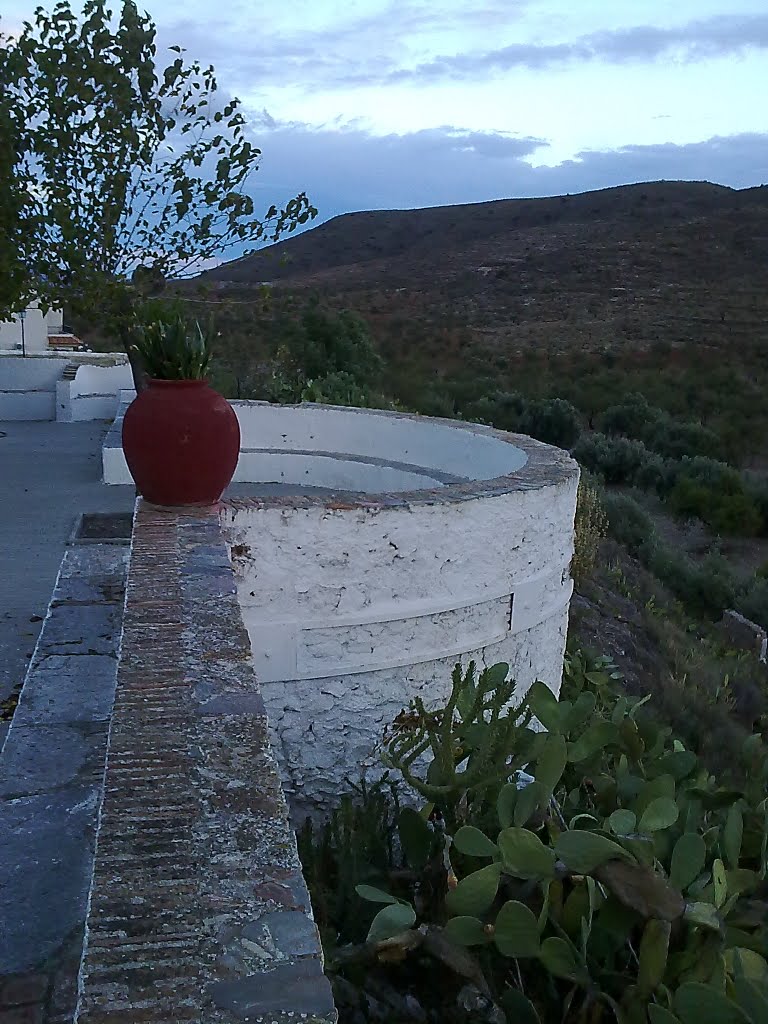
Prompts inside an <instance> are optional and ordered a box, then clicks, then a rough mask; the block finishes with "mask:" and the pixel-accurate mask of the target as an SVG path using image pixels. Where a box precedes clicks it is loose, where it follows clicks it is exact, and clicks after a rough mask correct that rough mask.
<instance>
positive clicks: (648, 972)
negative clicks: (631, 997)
mask: <svg viewBox="0 0 768 1024" xmlns="http://www.w3.org/2000/svg"><path fill="white" fill-rule="evenodd" d="M671 931H672V925H671V924H670V922H669V921H659V920H658V919H656V918H651V920H650V921H649V922H648V923H647V924H646V926H645V929H644V931H643V937H642V939H641V940H640V949H639V951H638V957H639V965H638V969H637V984H638V987H639V989H640V991H641V993H642V994H643V995H644V996H650V995H652V994H653V993H654V992H655V991H656V989H657V988H658V987H659V985H660V984H661V982H662V981H663V979H664V972H665V971H666V969H667V954H668V952H669V936H670V934H671Z"/></svg>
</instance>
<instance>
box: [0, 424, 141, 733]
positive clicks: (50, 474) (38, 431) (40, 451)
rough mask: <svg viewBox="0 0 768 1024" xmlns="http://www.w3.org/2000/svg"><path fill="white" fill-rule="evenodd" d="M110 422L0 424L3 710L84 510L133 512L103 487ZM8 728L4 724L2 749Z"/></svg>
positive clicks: (124, 494)
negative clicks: (103, 445) (104, 441)
mask: <svg viewBox="0 0 768 1024" xmlns="http://www.w3.org/2000/svg"><path fill="white" fill-rule="evenodd" d="M106 430H107V424H106V423H103V422H99V421H97V422H91V423H55V422H50V423H48V422H41V423H25V422H0V705H2V703H3V702H4V701H6V700H8V698H9V697H11V696H12V695H13V693H14V692H15V691H16V690H17V688H18V687H19V686H20V685H21V683H22V682H23V680H24V674H25V672H26V670H27V665H28V663H29V660H30V656H31V655H32V652H33V650H34V647H35V643H36V642H37V638H38V635H39V633H40V625H41V617H42V616H44V615H45V612H46V608H47V606H48V601H49V600H50V597H51V591H52V590H53V585H54V583H55V581H56V573H57V572H58V569H59V564H60V563H61V559H62V556H63V554H64V549H65V546H66V543H67V539H68V538H69V535H70V533H71V531H72V528H73V526H74V523H75V520H76V518H77V516H78V515H79V513H81V512H130V511H131V510H132V508H133V504H134V500H135V490H134V488H133V487H105V486H104V484H103V483H102V482H101V443H102V439H103V437H104V434H105V433H106ZM7 727H8V723H7V722H6V721H2V720H1V719H0V746H2V743H3V741H4V739H5V733H6V731H7Z"/></svg>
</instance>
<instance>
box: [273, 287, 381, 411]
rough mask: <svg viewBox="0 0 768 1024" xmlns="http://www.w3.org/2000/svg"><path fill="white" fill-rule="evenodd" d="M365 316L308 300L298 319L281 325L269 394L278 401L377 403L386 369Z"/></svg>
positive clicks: (280, 323) (278, 330)
mask: <svg viewBox="0 0 768 1024" xmlns="http://www.w3.org/2000/svg"><path fill="white" fill-rule="evenodd" d="M383 365H384V364H383V361H382V359H381V356H380V355H379V354H378V352H377V351H376V349H375V348H374V344H373V339H372V338H371V334H370V331H369V329H368V325H367V324H366V322H365V321H364V320H363V319H362V318H361V317H359V316H357V314H355V313H352V312H350V311H349V310H342V312H340V313H332V312H329V311H327V310H324V309H323V308H322V307H321V306H320V305H319V304H318V303H317V302H316V301H312V302H310V303H309V304H308V305H307V307H306V308H305V309H304V311H303V313H302V315H301V316H300V317H299V318H298V319H283V320H281V321H280V322H279V324H278V329H277V355H276V361H275V372H274V377H273V381H272V389H271V395H270V397H271V398H272V399H274V400H277V401H280V402H299V401H305V400H306V401H315V402H325V403H329V404H351V405H360V406H363V405H373V404H380V403H381V401H383V398H382V396H381V395H378V394H376V391H375V389H376V387H377V385H378V383H379V380H380V377H381V373H382V370H383Z"/></svg>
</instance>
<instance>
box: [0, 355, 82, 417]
mask: <svg viewBox="0 0 768 1024" xmlns="http://www.w3.org/2000/svg"><path fill="white" fill-rule="evenodd" d="M66 365H67V358H66V356H64V357H59V358H57V357H54V356H47V357H36V358H27V359H25V358H23V357H22V356H18V357H17V356H3V357H2V358H0V420H52V419H55V417H56V383H57V381H58V380H59V378H60V377H61V375H62V373H63V372H64V367H65V366H66Z"/></svg>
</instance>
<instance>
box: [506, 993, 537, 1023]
mask: <svg viewBox="0 0 768 1024" xmlns="http://www.w3.org/2000/svg"><path fill="white" fill-rule="evenodd" d="M501 1006H502V1009H503V1010H504V1015H505V1016H506V1019H507V1020H508V1021H514V1022H515V1024H541V1018H540V1017H539V1015H538V1013H537V1012H536V1008H535V1006H534V1005H533V1003H532V1002H531V1001H530V999H529V998H528V997H527V996H525V995H523V993H522V992H521V991H520V989H519V988H508V989H507V990H506V991H505V992H504V994H503V995H502V997H501Z"/></svg>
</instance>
